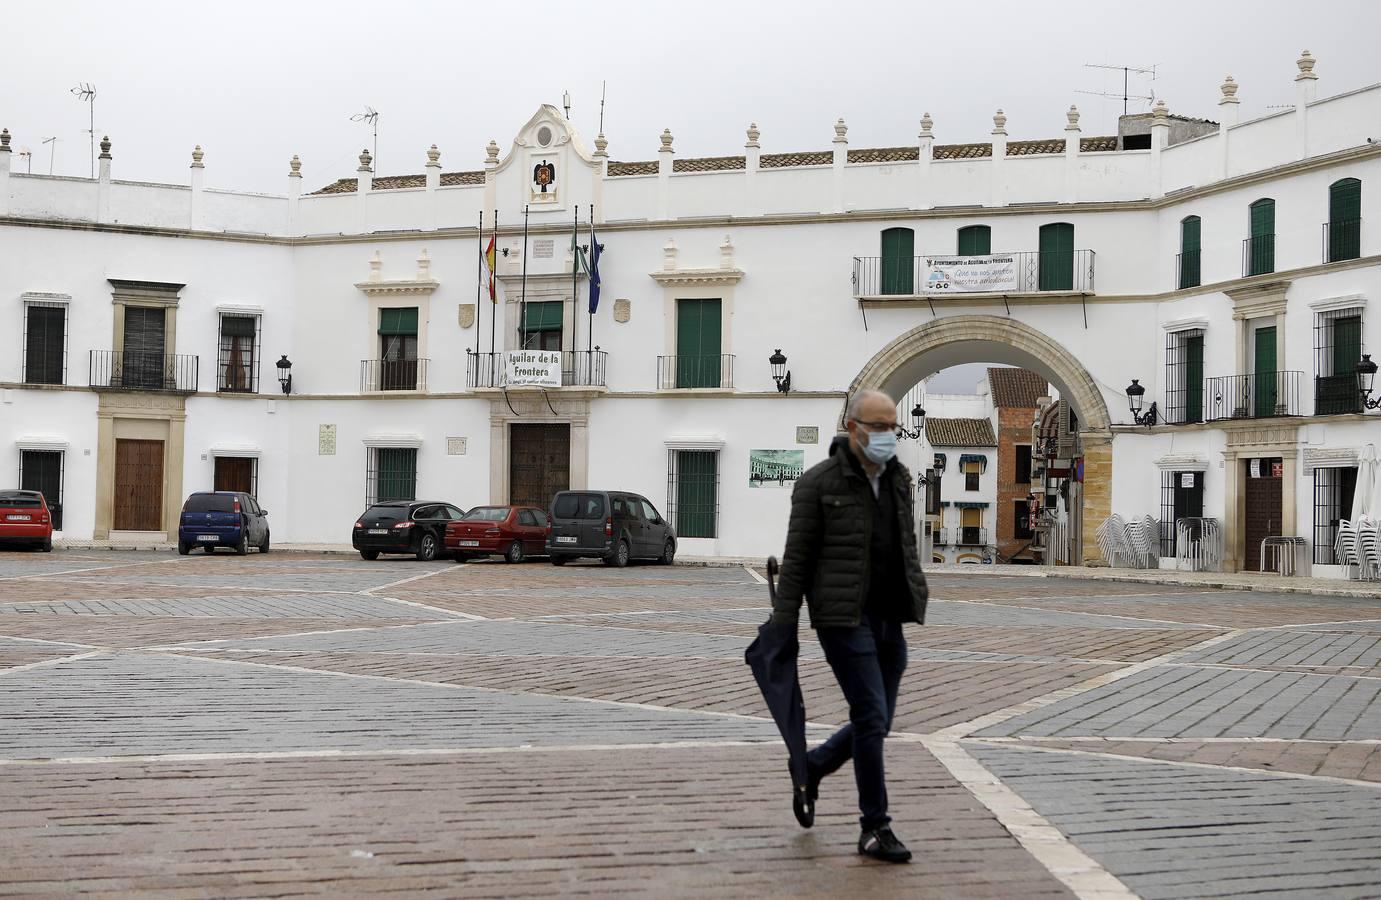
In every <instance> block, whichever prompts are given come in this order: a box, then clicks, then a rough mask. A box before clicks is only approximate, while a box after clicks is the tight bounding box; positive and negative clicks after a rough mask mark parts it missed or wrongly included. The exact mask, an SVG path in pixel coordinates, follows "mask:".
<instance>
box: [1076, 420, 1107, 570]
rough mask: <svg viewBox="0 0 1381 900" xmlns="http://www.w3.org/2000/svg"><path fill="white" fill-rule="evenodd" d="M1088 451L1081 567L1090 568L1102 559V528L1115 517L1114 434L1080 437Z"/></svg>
mask: <svg viewBox="0 0 1381 900" xmlns="http://www.w3.org/2000/svg"><path fill="white" fill-rule="evenodd" d="M1079 442H1080V444H1081V445H1082V446H1083V448H1084V483H1083V493H1084V508H1083V514H1082V515H1081V516H1080V525H1079V538H1080V540H1079V545H1080V546H1079V548H1078V549H1079V555H1078V557H1076V558H1078V559H1080V560H1081V563H1080V564H1081V565H1085V566H1087V565H1090V564H1091V563H1093V562H1095V561H1097V560H1098V559H1099V558H1100V556H1101V551H1100V550H1099V548H1098V539H1097V533H1098V526H1099V525H1101V524H1103V521H1104V520H1105V519H1107V518H1108V516H1110V515H1112V462H1113V457H1112V435H1111V434H1099V433H1096V432H1084V433H1083V434H1080V435H1079Z"/></svg>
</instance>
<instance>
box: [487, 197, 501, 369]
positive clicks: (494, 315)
mask: <svg viewBox="0 0 1381 900" xmlns="http://www.w3.org/2000/svg"><path fill="white" fill-rule="evenodd" d="M492 234H493V235H494V244H495V247H497V246H498V242H499V211H498V210H497V209H496V210H494V230H493V232H492ZM498 267H499V255H498V252H497V250H496V252H495V253H494V268H495V269H497V268H498ZM497 278H498V275H497V273H495V272H494V271H493V269H491V270H490V271H489V290H490V293H489V305H490V306H492V307H493V309H491V310H489V386H490V387H497V386H498V379H497V378H495V377H494V369H495V367H496V365H497V363H498V357H497V356H496V355H495V354H494V332H495V330H496V329H497V328H498V321H499V307H498V303H499V300H498V295H497V294H495V293H494V292H493V291H494V281H495V280H496V279H497Z"/></svg>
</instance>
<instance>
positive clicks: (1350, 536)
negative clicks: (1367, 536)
mask: <svg viewBox="0 0 1381 900" xmlns="http://www.w3.org/2000/svg"><path fill="white" fill-rule="evenodd" d="M1333 552H1334V554H1335V555H1336V558H1337V560H1338V565H1340V566H1345V567H1346V568H1347V577H1348V578H1361V577H1362V558H1361V556H1360V555H1359V554H1358V547H1357V527H1356V526H1355V525H1353V524H1352V522H1350V521H1349V520H1347V519H1343V520H1342V521H1340V522H1339V523H1338V537H1337V539H1336V540H1335V541H1334V542H1333Z"/></svg>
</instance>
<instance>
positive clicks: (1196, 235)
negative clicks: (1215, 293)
mask: <svg viewBox="0 0 1381 900" xmlns="http://www.w3.org/2000/svg"><path fill="white" fill-rule="evenodd" d="M1201 227H1202V223H1201V222H1200V220H1199V217H1198V216H1189V217H1187V218H1186V219H1185V220H1184V221H1182V222H1181V223H1180V282H1179V286H1180V287H1181V288H1191V287H1198V286H1199V284H1200V282H1199V239H1200V230H1201Z"/></svg>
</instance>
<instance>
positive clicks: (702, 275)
mask: <svg viewBox="0 0 1381 900" xmlns="http://www.w3.org/2000/svg"><path fill="white" fill-rule="evenodd" d="M647 274H648V275H650V276H651V277H652V280H653V281H655V282H657V283H658V284H660V285H661V286H662V287H671V286H673V285H675V286H677V287H684V286H686V285H692V284H693V285H711V284H738V283H739V282H740V281H742V280H743V270H742V269H672V270H670V271H661V272H648V273H647Z"/></svg>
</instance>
